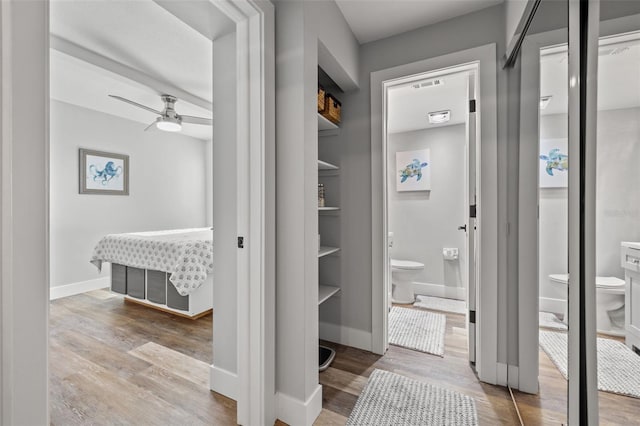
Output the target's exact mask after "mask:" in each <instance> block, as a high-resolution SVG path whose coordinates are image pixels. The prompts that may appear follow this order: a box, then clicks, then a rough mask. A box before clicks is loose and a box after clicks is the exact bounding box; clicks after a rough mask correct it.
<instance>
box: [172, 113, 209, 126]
mask: <svg viewBox="0 0 640 426" xmlns="http://www.w3.org/2000/svg"><path fill="white" fill-rule="evenodd" d="M180 118H181V119H182V122H183V123H191V124H204V125H205V126H211V125H212V124H213V120H212V119H210V118H202V117H194V116H192V115H181V116H180Z"/></svg>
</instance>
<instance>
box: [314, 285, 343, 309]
mask: <svg viewBox="0 0 640 426" xmlns="http://www.w3.org/2000/svg"><path fill="white" fill-rule="evenodd" d="M339 291H340V287H334V286H332V285H322V284H320V285H319V286H318V305H320V304H322V302H326V301H327V299H329V298H330V297H331V296H333V295H334V294H336V293H337V292H339Z"/></svg>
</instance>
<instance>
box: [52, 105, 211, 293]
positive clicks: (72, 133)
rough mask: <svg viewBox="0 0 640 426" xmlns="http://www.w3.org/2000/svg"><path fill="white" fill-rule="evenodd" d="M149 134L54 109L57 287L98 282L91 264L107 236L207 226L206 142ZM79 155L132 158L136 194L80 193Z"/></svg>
mask: <svg viewBox="0 0 640 426" xmlns="http://www.w3.org/2000/svg"><path fill="white" fill-rule="evenodd" d="M144 127H145V126H144V125H143V124H141V123H137V122H133V121H129V120H125V119H123V118H119V117H115V116H112V115H108V114H103V113H100V112H96V111H92V110H89V109H85V108H81V107H78V106H75V105H70V104H67V103H63V102H58V101H52V102H51V163H50V164H51V219H50V226H51V237H50V238H51V241H50V246H51V286H52V287H56V286H61V285H65V284H71V283H77V282H82V281H87V280H91V279H95V278H98V277H100V276H101V275H100V274H99V273H98V271H97V269H96V268H95V266H93V265H91V264H90V263H89V259H90V257H91V253H92V252H93V248H94V247H95V245H96V243H97V242H98V241H99V240H100V238H102V237H103V236H104V235H105V234H111V233H121V232H135V231H151V230H158V229H176V228H194V227H200V226H205V222H206V220H205V201H204V200H205V160H204V158H205V143H204V142H202V141H200V140H198V139H194V138H191V137H188V136H184V135H180V134H175V133H174V134H172V133H167V132H161V131H149V132H143V129H144ZM78 148H89V149H96V150H101V151H107V152H114V153H120V154H126V155H129V168H130V177H129V194H130V195H129V196H120V195H88V194H83V195H80V194H78ZM108 274H109V269H108V268H107V269H106V271H103V273H102V276H105V275H108Z"/></svg>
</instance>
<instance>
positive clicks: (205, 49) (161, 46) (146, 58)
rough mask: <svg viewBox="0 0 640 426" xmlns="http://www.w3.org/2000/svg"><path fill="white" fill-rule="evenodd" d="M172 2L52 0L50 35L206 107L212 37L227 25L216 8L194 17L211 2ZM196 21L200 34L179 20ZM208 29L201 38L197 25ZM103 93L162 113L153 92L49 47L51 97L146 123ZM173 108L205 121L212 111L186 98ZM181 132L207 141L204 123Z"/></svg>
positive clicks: (145, 117)
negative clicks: (190, 97) (138, 73)
mask: <svg viewBox="0 0 640 426" xmlns="http://www.w3.org/2000/svg"><path fill="white" fill-rule="evenodd" d="M176 4H177V3H175V2H171V1H161V0H159V1H157V2H155V1H151V0H119V1H113V0H92V1H81V0H71V1H69V0H54V1H53V2H52V4H51V23H50V28H51V34H52V35H53V36H56V37H58V38H60V39H64V40H67V41H70V42H72V43H75V44H77V45H79V46H81V47H83V48H85V49H87V50H89V51H92V52H95V53H97V54H99V55H102V56H104V57H106V58H109V59H111V60H113V61H115V62H117V63H120V64H123V65H125V66H127V67H130V68H133V69H135V70H137V71H140V72H142V73H143V74H145V75H147V76H149V77H150V78H151V79H154V80H157V81H160V82H166V83H167V84H170V85H172V86H175V87H177V88H179V89H181V90H183V91H185V92H187V93H188V94H190V95H194V96H196V97H198V98H201V99H203V100H205V101H208V102H211V99H212V81H211V74H212V45H211V39H215V38H217V37H220V36H221V35H223V34H226V33H228V32H230V31H233V28H234V27H233V23H231V21H229V20H228V19H227V18H226V17H222V15H221V14H220V13H219V12H217V11H216V10H215V8H214V7H208V9H204V10H207V13H206V14H203V13H200V15H198V13H197V11H198V10H203V9H201V8H202V7H203V6H205V5H210V2H207V1H204V0H185V1H183V2H180V5H181V7H177V6H176ZM179 12H182V15H180V14H179ZM216 13H217V15H216ZM176 15H178V16H180V17H181V19H179V18H178V17H177V16H176ZM203 15H206V16H205V17H203ZM198 19H199V22H197V23H198V24H199V25H196V27H198V30H195V29H194V28H192V27H191V26H190V25H187V24H186V23H185V22H184V20H187V21H194V20H195V21H197V20H198ZM190 23H191V22H190ZM207 24H209V25H207ZM214 24H215V28H214ZM207 27H208V28H213V29H212V30H210V31H209V33H208V34H204V32H205V31H203V30H202V28H207ZM108 94H114V95H119V96H122V97H125V98H129V99H131V100H133V101H135V102H138V103H142V104H145V105H148V106H150V107H152V108H154V109H160V110H161V109H162V106H163V105H162V102H161V101H160V98H159V95H160V94H161V93H159V91H158V89H154V88H152V87H147V86H145V85H142V84H138V83H135V82H133V81H131V80H130V79H128V78H127V76H119V75H117V74H114V73H110V72H106V71H104V70H101V69H99V68H97V67H95V66H92V65H90V64H88V63H86V62H83V61H82V60H77V59H74V58H71V57H69V56H67V55H65V54H61V53H59V52H56V51H54V50H52V59H51V96H52V98H53V99H57V100H61V101H64V102H69V103H73V104H76V105H79V106H83V107H86V108H90V109H94V110H97V111H101V112H105V113H108V114H113V115H116V116H119V117H123V118H128V119H131V120H135V121H139V122H140V123H142V124H145V125H146V124H149V123H151V122H152V121H153V120H154V119H155V116H154V114H153V113H150V112H146V111H144V110H142V109H138V108H136V107H134V106H132V105H127V104H125V103H122V102H119V101H117V100H114V99H111V98H108V97H107V95H108ZM170 94H171V93H170ZM176 110H177V111H178V113H179V114H186V115H196V116H204V117H211V113H210V111H206V110H205V109H203V108H200V107H196V106H195V105H190V104H188V103H187V102H186V101H184V100H179V102H178V103H177V105H176ZM144 127H146V126H142V128H144ZM183 133H184V134H187V135H189V136H193V137H197V138H200V139H210V138H211V136H210V134H211V128H210V126H198V125H187V124H185V125H184V129H183Z"/></svg>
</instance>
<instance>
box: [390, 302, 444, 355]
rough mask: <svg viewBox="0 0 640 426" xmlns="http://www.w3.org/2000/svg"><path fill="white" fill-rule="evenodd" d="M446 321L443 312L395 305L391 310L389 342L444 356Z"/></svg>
mask: <svg viewBox="0 0 640 426" xmlns="http://www.w3.org/2000/svg"><path fill="white" fill-rule="evenodd" d="M446 321H447V317H446V316H445V315H443V314H436V313H434V312H427V311H421V310H418V309H409V308H399V307H397V306H394V307H392V308H391V312H389V343H390V344H392V345H396V346H402V347H403V348H408V349H415V350H417V351H420V352H426V353H428V354H433V355H438V356H444V332H445V326H446Z"/></svg>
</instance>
